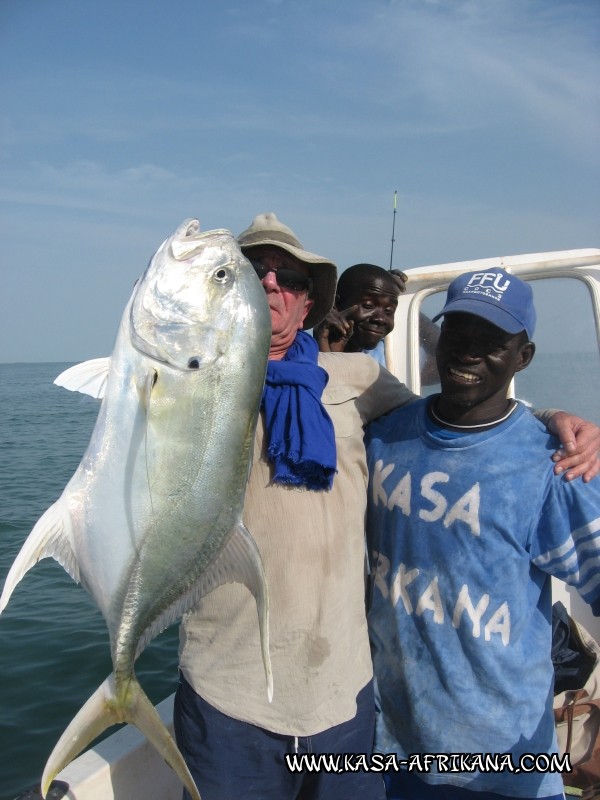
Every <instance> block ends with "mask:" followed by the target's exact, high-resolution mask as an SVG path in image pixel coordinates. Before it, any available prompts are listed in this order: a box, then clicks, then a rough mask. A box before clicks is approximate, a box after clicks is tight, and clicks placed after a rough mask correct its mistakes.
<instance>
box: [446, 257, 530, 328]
mask: <svg viewBox="0 0 600 800" xmlns="http://www.w3.org/2000/svg"><path fill="white" fill-rule="evenodd" d="M456 311H462V312H463V313H465V314H474V315H475V316H476V317H482V318H483V319H486V320H487V321H488V322H491V323H492V325H496V326H497V327H498V328H501V329H502V330H503V331H506V332H507V333H520V332H521V331H523V330H524V331H526V332H527V336H528V337H529V339H530V340H531V338H532V336H533V331H534V330H535V319H536V317H535V308H534V307H533V292H532V291H531V286H530V285H529V284H528V283H526V282H525V281H522V280H521V279H520V278H517V277H516V276H515V275H511V274H510V273H509V272H506V271H505V270H503V269H500V268H499V267H498V268H494V269H488V270H480V271H478V272H465V273H464V274H463V275H459V276H458V278H455V279H454V280H453V281H452V283H451V284H450V286H448V294H447V295H446V305H445V306H444V307H443V309H442V310H441V311H440V313H439V314H436V316H435V317H433V322H435V321H436V320H438V319H439V318H440V317H442V316H444V315H445V314H452V313H453V312H456Z"/></svg>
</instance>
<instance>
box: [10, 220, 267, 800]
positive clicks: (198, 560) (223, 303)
mask: <svg viewBox="0 0 600 800" xmlns="http://www.w3.org/2000/svg"><path fill="white" fill-rule="evenodd" d="M270 336H271V323H270V315H269V308H268V304H267V301H266V296H265V293H264V290H263V288H262V286H261V284H260V282H259V280H258V278H257V276H256V274H255V273H254V270H253V269H252V267H251V265H250V263H249V262H248V261H247V260H246V259H245V258H244V256H243V255H242V253H241V251H240V249H239V247H238V246H237V243H236V242H235V239H234V238H233V236H232V235H231V233H229V231H226V230H216V231H209V232H206V233H200V232H199V226H198V222H197V220H186V221H185V222H184V223H183V224H182V225H181V226H180V227H179V228H178V229H177V231H176V232H175V234H174V235H173V236H172V237H170V238H169V239H167V240H166V241H165V242H164V243H163V245H162V246H161V247H160V249H159V250H158V252H157V253H156V255H155V256H154V258H153V259H152V261H151V262H150V264H149V266H148V268H147V270H146V272H145V273H144V275H143V276H142V278H141V279H140V280H139V281H138V283H137V284H136V286H135V288H134V291H133V295H132V297H131V299H130V301H129V303H128V305H127V307H126V309H125V312H124V315H123V319H122V322H121V326H120V328H119V332H118V335H117V339H116V343H115V348H114V351H113V354H112V356H111V357H110V359H97V360H95V361H92V362H85V363H84V364H82V365H78V366H76V367H73V368H71V369H70V370H67V372H66V373H63V375H62V376H59V379H57V382H58V383H59V384H60V385H64V386H66V387H67V388H70V389H76V390H79V391H84V392H87V393H88V394H92V395H94V396H97V397H100V396H101V397H103V401H102V405H101V407H100V411H99V415H98V420H97V422H96V426H95V428H94V432H93V434H92V438H91V441H90V444H89V446H88V448H87V451H86V453H85V455H84V457H83V459H82V461H81V464H80V465H79V467H78V469H77V471H76V472H75V474H74V475H73V477H72V478H71V480H70V481H69V483H68V484H67V486H66V488H65V490H64V492H63V493H62V495H61V497H60V498H59V499H58V500H57V501H56V503H54V505H52V506H51V507H50V508H49V509H48V511H46V513H45V514H44V515H43V516H42V517H41V518H40V520H39V521H38V522H37V524H36V525H35V527H34V528H33V530H32V532H31V534H30V535H29V537H28V538H27V540H26V541H25V544H24V545H23V548H22V549H21V551H20V553H19V555H18V556H17V558H16V560H15V562H14V564H13V565H12V567H11V569H10V572H9V574H8V576H7V578H6V582H5V585H4V590H3V592H2V596H1V598H0V612H1V611H2V610H3V609H4V607H5V606H6V603H7V602H8V600H9V598H10V596H11V594H12V592H13V590H14V588H15V586H16V585H17V583H18V582H19V581H20V580H21V578H22V577H23V575H24V574H25V572H26V571H27V570H28V569H30V567H32V566H33V565H34V564H36V563H37V561H39V560H40V559H41V558H44V557H46V556H52V557H53V558H55V559H56V560H57V561H59V562H60V563H61V564H62V565H63V567H64V568H65V569H66V571H67V572H68V573H69V574H70V575H71V577H73V578H74V579H75V580H76V581H79V582H81V583H82V584H83V586H84V587H85V588H86V589H87V590H88V591H89V592H90V593H91V594H92V596H93V597H94V600H95V601H96V603H97V604H98V606H99V608H100V610H101V611H102V614H103V615H104V618H105V620H106V624H107V626H108V630H109V633H110V646H111V653H112V661H113V673H112V674H111V675H110V676H109V677H108V678H107V680H106V681H105V682H104V683H103V684H102V685H101V686H100V687H99V689H98V690H97V691H96V692H95V693H94V694H93V695H92V697H91V698H90V699H89V700H88V701H87V702H86V703H85V705H84V706H83V708H82V709H81V710H80V711H79V713H78V714H77V715H76V717H75V718H74V720H73V722H71V724H70V725H69V727H68V728H67V730H66V731H65V733H64V734H63V735H62V737H61V738H60V740H59V742H58V743H57V745H56V747H55V748H54V750H53V752H52V754H51V755H50V758H49V759H48V763H47V764H46V767H45V770H44V774H43V777H42V794H43V795H44V796H45V795H46V792H47V791H48V788H49V786H50V783H51V782H52V780H53V778H54V777H55V776H56V775H57V774H58V772H60V770H61V769H63V768H64V767H65V766H66V765H67V764H68V763H69V762H70V761H71V760H72V759H73V758H74V757H75V756H76V755H77V754H78V753H80V752H81V750H82V749H83V748H84V747H86V746H87V745H88V744H89V743H90V742H91V741H92V740H93V739H95V738H96V736H98V735H99V734H100V733H102V731H104V730H105V729H106V728H107V727H109V726H110V725H113V724H115V723H118V722H129V723H132V724H133V725H135V726H136V727H137V728H139V729H140V730H141V731H142V732H143V733H144V734H145V735H146V736H147V738H148V739H149V740H150V741H151V742H152V743H153V745H154V746H155V747H156V748H157V750H159V751H160V753H161V754H162V756H163V757H164V758H165V760H166V761H167V762H168V763H169V764H170V765H171V766H172V767H173V769H174V770H175V771H176V772H177V773H178V775H179V776H180V777H181V780H182V781H183V783H184V784H185V786H186V787H187V789H188V791H189V792H190V794H191V795H192V797H193V798H195V800H200V795H199V794H198V791H197V789H196V787H195V785H194V782H193V780H192V777H191V775H190V773H189V771H188V769H187V767H186V765H185V762H184V760H183V758H182V756H181V753H180V752H179V750H178V748H177V746H176V744H175V742H174V741H173V739H172V738H171V736H170V735H169V733H168V731H167V729H166V728H165V727H164V725H163V723H162V722H161V720H160V718H159V716H158V714H157V713H156V711H155V709H154V707H153V706H152V704H151V702H150V700H149V699H148V697H147V696H146V694H145V693H144V691H143V689H142V688H141V686H140V684H139V683H138V681H137V679H136V677H135V675H134V671H133V667H134V661H135V659H136V658H137V656H138V655H139V654H140V653H141V652H142V650H143V649H144V647H145V646H146V645H147V643H148V642H149V641H150V640H151V639H152V638H153V637H154V636H156V635H157V634H158V633H159V632H160V631H161V630H163V629H164V628H165V627H166V626H168V625H169V624H171V623H172V622H174V621H175V620H176V619H178V618H179V617H180V616H181V615H182V614H184V613H185V612H186V611H188V610H189V609H190V608H191V607H192V606H193V605H194V603H195V602H196V601H197V600H198V599H199V598H200V597H201V596H203V595H204V594H207V593H208V592H209V591H211V590H212V589H214V588H215V587H216V586H218V585H220V584H222V583H226V582H229V581H241V582H243V583H245V584H246V586H247V587H248V588H249V590H250V591H251V592H252V593H253V594H254V596H255V598H256V602H257V607H258V616H259V624H260V630H261V641H262V648H263V660H264V664H265V671H266V676H267V685H268V693H269V698H270V697H271V696H272V675H271V666H270V660H269V650H268V598H267V587H266V583H265V577H264V571H263V567H262V562H261V560H260V556H259V553H258V550H257V548H256V545H255V543H254V540H253V539H252V537H251V536H250V534H249V533H248V531H247V530H246V528H245V527H244V525H243V523H242V507H243V502H244V494H245V488H246V481H247V476H248V469H249V463H250V457H251V450H252V444H253V440H254V429H255V426H256V419H257V416H258V410H259V405H260V397H261V391H262V387H263V382H264V376H265V371H266V363H267V356H268V350H269V343H270Z"/></svg>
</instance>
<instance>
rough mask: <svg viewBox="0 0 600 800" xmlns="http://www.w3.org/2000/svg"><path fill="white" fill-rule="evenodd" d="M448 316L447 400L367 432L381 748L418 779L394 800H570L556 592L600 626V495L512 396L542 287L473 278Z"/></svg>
mask: <svg viewBox="0 0 600 800" xmlns="http://www.w3.org/2000/svg"><path fill="white" fill-rule="evenodd" d="M442 316H443V318H444V322H443V324H442V328H441V333H440V337H439V341H438V345H437V364H438V370H439V374H440V381H441V394H439V395H436V396H433V397H431V398H428V399H424V400H420V401H418V402H417V403H415V404H413V405H412V406H411V407H410V410H409V411H408V413H407V409H400V410H398V411H395V412H392V413H391V414H390V415H388V416H387V417H386V418H384V419H381V420H378V421H376V422H374V423H373V424H372V425H370V426H369V429H368V433H367V459H368V464H369V470H370V475H371V487H370V488H371V491H370V492H369V512H368V521H367V530H368V539H369V549H370V552H371V553H372V557H373V564H374V566H373V587H372V603H371V608H370V610H369V628H370V633H371V641H372V647H373V662H374V669H375V675H376V679H377V685H378V694H379V707H380V709H381V712H380V714H379V718H378V721H377V734H376V743H375V749H376V750H377V751H381V752H385V753H393V754H394V755H395V757H396V758H397V760H398V761H399V762H400V761H402V760H403V759H408V760H409V762H410V763H411V766H412V769H411V770H408V769H406V768H405V769H403V770H400V771H399V772H398V773H397V774H392V773H389V774H388V775H386V777H385V780H386V786H387V793H388V794H387V796H388V798H390V800H405V798H419V800H439V798H443V800H472V798H474V797H485V798H488V799H489V800H494V799H495V798H496V799H497V800H506V799H507V798H509V797H519V798H538V797H545V798H552V800H558V798H562V797H563V791H562V779H561V776H560V774H559V772H558V771H557V769H555V771H554V772H551V771H550V770H548V765H549V764H550V755H549V754H551V753H553V752H556V749H557V748H556V737H555V733H554V717H553V713H552V699H553V697H552V686H553V667H552V662H551V656H550V654H551V596H550V576H551V575H556V576H558V577H560V578H562V579H563V580H566V581H567V582H568V583H569V584H571V585H572V586H574V587H575V588H577V590H578V591H579V593H580V594H581V596H582V597H583V599H584V600H586V601H587V602H588V603H590V604H591V606H592V610H593V611H594V613H595V614H596V615H600V489H599V487H598V486H597V485H596V484H595V483H594V484H590V485H585V484H584V483H583V482H580V481H578V482H575V483H568V482H565V481H563V480H561V479H560V478H559V477H557V476H556V475H554V474H553V472H552V467H551V465H550V463H549V462H548V460H547V459H546V458H545V455H546V454H547V453H548V451H549V450H550V449H551V448H552V447H553V446H554V445H555V444H556V442H555V441H552V438H551V437H549V434H548V433H547V431H546V430H545V428H544V427H543V426H542V425H541V424H540V422H539V421H538V420H536V419H535V417H534V416H533V415H532V414H531V413H530V412H529V411H528V409H527V408H525V407H524V406H523V405H521V404H520V403H518V402H516V401H515V400H512V399H510V398H509V396H508V388H509V385H510V382H511V380H512V378H513V375H514V374H515V373H516V372H519V371H521V370H523V369H525V368H526V367H527V366H528V365H529V364H530V362H531V360H532V358H533V356H534V352H535V345H534V344H533V343H532V341H531V339H532V337H533V332H534V328H535V320H536V315H535V309H534V306H533V297H532V291H531V288H530V286H529V284H527V283H525V282H524V281H521V280H520V279H519V278H517V277H515V276H514V275H511V274H509V273H508V272H505V271H504V270H502V269H490V270H486V271H484V272H475V273H467V274H464V275H460V276H459V277H458V278H456V279H455V280H454V281H453V282H452V283H451V284H450V287H449V289H448V294H447V301H446V304H445V306H444V308H443V309H442V311H441V312H440V314H438V316H437V317H434V319H438V318H439V317H442ZM425 754H427V757H426V758H425ZM486 754H489V759H490V760H489V762H488V765H487V766H486V762H485V758H486V757H488V756H487V755H486ZM528 754H532V755H531V756H529V755H528ZM540 754H541V755H542V757H543V758H544V760H543V761H538V762H537V763H538V764H541V768H540V769H531V766H532V763H533V764H534V766H535V763H536V762H535V759H536V758H537V757H538V756H539V755H540ZM524 757H525V758H524ZM411 759H412V761H411ZM444 759H445V760H444ZM523 759H524V760H523ZM406 766H407V763H406V762H405V767H406ZM494 767H495V768H494ZM520 767H522V769H520ZM559 769H560V768H559ZM544 770H545V771H544Z"/></svg>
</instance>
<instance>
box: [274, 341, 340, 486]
mask: <svg viewBox="0 0 600 800" xmlns="http://www.w3.org/2000/svg"><path fill="white" fill-rule="evenodd" d="M318 352H319V350H318V346H317V343H316V341H315V340H314V339H313V337H312V336H309V335H308V334H307V333H304V332H303V331H299V332H298V335H297V336H296V339H295V341H294V343H293V345H292V346H291V347H290V349H289V350H288V351H287V353H286V355H285V356H284V358H283V359H282V360H281V361H269V362H268V365H267V378H266V382H265V388H264V391H263V399H262V407H263V408H264V411H265V427H266V430H267V442H268V448H267V455H268V458H269V461H271V462H272V464H273V467H274V474H273V482H274V483H285V484H289V485H291V486H306V488H307V489H313V490H317V489H331V486H332V485H333V476H334V474H335V467H336V463H337V460H336V449H335V432H334V429H333V423H332V421H331V419H330V417H329V414H328V413H327V411H326V410H325V408H324V406H323V403H322V402H321V395H322V394H323V389H324V388H325V386H326V385H327V381H328V380H329V376H328V375H327V373H326V372H325V370H324V369H323V368H322V367H319V365H318V364H317V355H318Z"/></svg>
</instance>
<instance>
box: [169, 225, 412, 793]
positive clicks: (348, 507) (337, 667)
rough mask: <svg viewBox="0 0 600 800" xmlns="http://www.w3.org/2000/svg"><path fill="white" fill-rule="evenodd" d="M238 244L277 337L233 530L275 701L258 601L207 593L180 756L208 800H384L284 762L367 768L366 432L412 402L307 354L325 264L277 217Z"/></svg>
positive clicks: (185, 682) (394, 385)
mask: <svg viewBox="0 0 600 800" xmlns="http://www.w3.org/2000/svg"><path fill="white" fill-rule="evenodd" d="M238 242H239V244H240V246H241V248H242V250H243V252H244V254H245V255H246V256H247V257H248V258H249V259H250V260H251V261H252V263H253V265H254V268H255V270H256V272H257V274H258V276H259V277H260V279H261V281H262V284H263V286H264V289H265V292H266V294H267V298H268V302H269V307H270V309H271V321H272V339H271V352H270V360H269V365H268V370H267V378H266V385H265V392H264V398H263V406H262V413H261V415H260V418H259V422H258V426H257V432H256V439H255V446H254V456H253V463H252V468H251V471H250V475H249V481H248V488H247V492H246V500H245V507H244V522H245V524H246V526H247V527H248V529H249V531H250V532H251V534H252V536H253V537H254V539H255V541H256V543H257V545H258V548H259V551H260V553H261V557H262V560H263V564H264V567H265V572H266V576H267V584H268V587H269V597H270V653H271V661H272V666H273V678H274V694H273V701H272V702H271V703H269V702H268V699H267V691H266V687H265V679H264V670H263V665H262V658H261V649H260V642H259V634H258V626H257V625H256V607H255V603H254V599H253V597H252V596H251V594H250V593H249V592H248V591H247V589H245V588H244V587H243V586H241V585H239V584H229V585H227V586H222V587H219V588H217V589H216V590H214V591H213V592H211V593H210V594H209V595H207V596H206V597H204V598H203V599H202V600H201V601H200V603H199V605H198V607H197V608H196V609H195V610H194V612H192V613H190V614H188V615H187V616H186V617H185V619H184V621H183V623H182V633H181V652H180V666H181V681H180V685H179V688H178V690H177V695H176V700H175V731H176V735H177V740H178V744H179V746H180V749H181V751H182V753H183V754H184V757H185V759H186V762H187V763H188V766H189V768H190V771H191V773H192V775H193V777H194V779H195V780H196V782H197V784H198V788H199V790H200V793H201V794H202V797H203V800H234V799H235V800H251V799H252V800H258V798H262V799H263V800H265V799H267V800H296V798H302V799H303V800H321V799H324V798H327V799H328V800H336V799H337V798H339V799H340V800H342V799H343V800H348V798H361V800H370V799H371V798H378V799H379V798H381V797H383V784H382V781H381V778H380V776H379V775H377V774H376V773H374V772H371V773H369V772H365V771H363V770H360V769H358V770H355V771H352V770H350V769H349V770H348V771H345V772H340V773H337V774H336V773H334V772H332V771H330V772H326V771H325V770H324V769H319V770H313V771H312V772H311V771H309V770H308V769H307V768H305V769H303V770H302V771H298V770H296V771H294V766H293V764H290V763H289V761H286V759H294V758H295V757H297V756H307V755H308V756H311V757H312V756H315V755H320V754H327V753H331V754H340V753H342V754H345V753H363V754H369V753H370V752H371V747H372V738H373V723H374V700H373V686H372V664H371V657H370V649H369V642H368V633H367V626H366V617H365V609H364V555H365V553H364V517H365V509H366V486H367V469H366V459H365V450H364V445H363V427H364V425H366V424H367V423H368V422H369V421H371V420H373V419H375V418H377V417H379V416H381V415H382V414H385V413H387V412H388V411H389V410H391V409H392V408H395V407H398V406H401V405H404V404H406V403H409V402H412V401H414V400H415V399H416V398H415V395H414V394H412V393H411V392H410V391H409V390H408V389H407V388H406V387H405V386H403V385H402V384H400V383H399V382H398V381H397V380H396V379H395V378H394V377H393V376H392V375H391V374H390V373H388V372H387V371H386V370H384V369H382V368H381V367H380V365H379V364H377V362H376V361H375V360H374V359H372V358H370V357H369V356H366V355H363V354H345V353H318V350H317V345H316V342H315V341H314V339H313V338H312V337H311V336H310V335H308V334H307V333H306V332H305V329H308V328H310V327H311V326H313V325H315V324H316V323H318V322H319V320H320V319H321V318H322V317H323V316H324V315H325V314H326V313H327V312H328V311H329V309H330V308H331V306H332V304H333V300H334V294H335V286H336V267H335V264H334V263H333V262H332V261H330V260H328V259H326V258H324V257H322V256H319V255H316V254H315V253H312V252H309V251H307V250H305V249H304V247H303V245H302V244H301V242H300V241H299V240H298V238H297V237H296V235H295V234H294V232H293V231H292V230H291V229H290V228H289V227H287V226H286V225H284V224H283V223H281V222H280V221H279V220H278V219H277V217H276V216H275V214H272V213H267V214H260V215H258V216H257V217H255V219H254V220H253V221H252V224H251V225H250V227H249V228H248V229H247V230H245V231H244V232H243V233H241V234H240V236H239V237H238ZM306 766H307V765H305V767H306ZM300 768H302V767H301V766H300Z"/></svg>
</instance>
